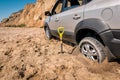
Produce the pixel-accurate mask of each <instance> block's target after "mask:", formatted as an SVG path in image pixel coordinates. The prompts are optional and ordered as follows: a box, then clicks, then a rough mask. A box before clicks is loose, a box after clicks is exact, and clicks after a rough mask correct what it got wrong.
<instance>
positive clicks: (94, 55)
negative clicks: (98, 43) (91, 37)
mask: <svg viewBox="0 0 120 80" xmlns="http://www.w3.org/2000/svg"><path fill="white" fill-rule="evenodd" d="M81 53H82V54H84V55H85V56H86V57H87V58H89V59H91V60H93V61H96V60H98V52H97V50H96V49H95V47H94V46H93V45H91V44H90V43H83V44H82V46H81Z"/></svg>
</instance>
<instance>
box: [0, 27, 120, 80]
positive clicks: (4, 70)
mask: <svg viewBox="0 0 120 80" xmlns="http://www.w3.org/2000/svg"><path fill="white" fill-rule="evenodd" d="M63 45H64V52H65V53H64V54H59V52H60V42H59V40H55V39H52V40H48V39H46V37H45V34H44V31H43V29H41V28H0V80H120V64H119V63H118V62H117V61H115V62H110V63H108V62H107V60H106V61H104V63H102V64H97V63H96V62H92V61H90V60H88V59H86V58H85V57H84V56H83V55H81V54H80V53H79V50H78V48H77V47H76V48H75V46H71V44H69V43H64V44H63ZM71 52H72V54H71Z"/></svg>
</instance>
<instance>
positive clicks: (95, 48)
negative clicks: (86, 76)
mask: <svg viewBox="0 0 120 80" xmlns="http://www.w3.org/2000/svg"><path fill="white" fill-rule="evenodd" d="M79 47H80V51H81V53H82V54H83V55H84V56H85V57H87V58H89V59H91V60H93V61H98V63H102V62H103V61H104V59H105V57H106V56H105V49H104V48H105V47H104V46H103V45H102V44H101V42H100V41H98V40H97V39H95V38H93V37H85V38H83V39H82V40H81V41H80V43H79Z"/></svg>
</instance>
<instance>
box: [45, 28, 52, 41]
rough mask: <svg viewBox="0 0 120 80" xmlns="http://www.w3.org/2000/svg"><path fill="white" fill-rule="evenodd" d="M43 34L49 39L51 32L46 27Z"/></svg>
mask: <svg viewBox="0 0 120 80" xmlns="http://www.w3.org/2000/svg"><path fill="white" fill-rule="evenodd" d="M45 34H46V37H47V38H48V39H49V40H50V39H51V38H52V34H51V32H50V29H49V28H48V27H46V28H45Z"/></svg>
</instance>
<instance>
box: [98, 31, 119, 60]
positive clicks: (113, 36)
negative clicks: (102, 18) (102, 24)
mask: <svg viewBox="0 0 120 80" xmlns="http://www.w3.org/2000/svg"><path fill="white" fill-rule="evenodd" d="M100 35H101V37H102V39H103V41H104V44H105V45H106V46H107V47H108V49H109V50H110V51H111V53H112V56H111V57H115V58H120V30H108V31H105V32H103V33H100Z"/></svg>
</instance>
